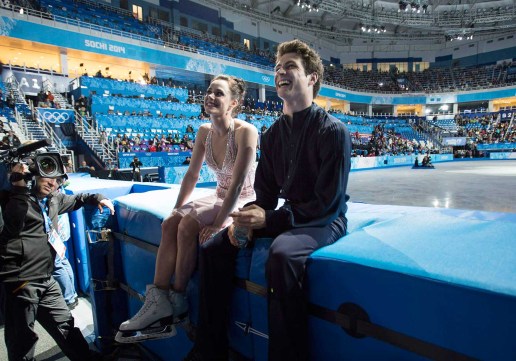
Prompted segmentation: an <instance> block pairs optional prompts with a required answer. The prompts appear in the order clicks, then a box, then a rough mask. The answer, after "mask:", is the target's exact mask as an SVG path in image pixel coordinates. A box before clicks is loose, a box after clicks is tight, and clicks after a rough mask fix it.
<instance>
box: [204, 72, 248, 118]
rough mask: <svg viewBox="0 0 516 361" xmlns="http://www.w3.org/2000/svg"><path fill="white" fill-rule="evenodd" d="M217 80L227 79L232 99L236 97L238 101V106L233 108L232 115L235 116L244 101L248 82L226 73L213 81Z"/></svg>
mask: <svg viewBox="0 0 516 361" xmlns="http://www.w3.org/2000/svg"><path fill="white" fill-rule="evenodd" d="M215 80H225V81H227V82H228V85H229V91H230V92H231V99H236V101H237V102H238V104H237V106H236V107H234V108H233V111H232V112H231V115H232V116H234V117H235V116H237V115H238V113H239V112H240V109H241V107H242V104H243V102H244V97H245V92H246V90H247V84H246V82H245V81H243V80H242V79H240V78H237V77H235V76H232V75H224V74H222V75H217V76H216V77H215V78H213V80H212V81H211V82H212V83H213V82H214V81H215Z"/></svg>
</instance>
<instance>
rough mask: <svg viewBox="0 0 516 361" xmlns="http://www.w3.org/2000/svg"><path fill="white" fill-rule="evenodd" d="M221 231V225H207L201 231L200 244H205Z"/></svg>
mask: <svg viewBox="0 0 516 361" xmlns="http://www.w3.org/2000/svg"><path fill="white" fill-rule="evenodd" d="M219 231H220V227H217V226H206V227H204V228H203V229H201V231H200V232H199V244H203V243H204V242H206V241H207V240H208V239H210V238H211V237H213V236H214V235H216V234H217V233H218V232H219Z"/></svg>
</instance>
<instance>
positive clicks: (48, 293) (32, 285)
mask: <svg viewBox="0 0 516 361" xmlns="http://www.w3.org/2000/svg"><path fill="white" fill-rule="evenodd" d="M3 286H4V292H5V344H6V346H7V354H8V355H9V361H22V360H23V361H25V360H32V359H33V358H34V350H35V347H36V342H37V341H38V335H37V334H36V333H35V332H34V323H35V322H36V320H37V321H38V322H39V323H40V324H41V325H42V326H43V328H44V329H45V330H46V331H47V332H48V333H49V334H50V336H52V338H53V339H54V340H55V341H56V343H57V345H58V346H59V347H60V348H61V350H62V351H63V353H64V354H65V355H66V356H67V357H68V358H69V359H70V360H71V361H76V360H78V361H82V360H90V350H89V347H88V343H87V342H86V340H85V339H84V337H83V336H82V334H81V331H80V330H79V329H78V328H76V327H74V319H73V317H72V314H71V313H70V310H69V309H68V306H67V305H66V303H65V300H64V298H63V295H62V294H61V289H60V288H59V285H58V284H57V282H56V281H55V280H54V278H53V277H49V278H47V279H40V280H35V281H30V282H27V283H25V282H5V283H4V284H3Z"/></svg>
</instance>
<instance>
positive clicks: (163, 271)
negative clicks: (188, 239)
mask: <svg viewBox="0 0 516 361" xmlns="http://www.w3.org/2000/svg"><path fill="white" fill-rule="evenodd" d="M182 219H183V217H182V216H181V215H179V214H175V215H170V216H168V217H167V218H166V219H165V220H164V221H163V223H162V225H161V241H160V243H159V248H158V255H157V257H156V268H155V271H154V284H155V285H156V287H158V288H160V289H163V290H168V289H169V287H170V278H171V277H172V275H173V274H174V270H175V268H176V259H177V258H178V257H177V256H178V247H177V232H178V227H179V223H180V222H181V220H182Z"/></svg>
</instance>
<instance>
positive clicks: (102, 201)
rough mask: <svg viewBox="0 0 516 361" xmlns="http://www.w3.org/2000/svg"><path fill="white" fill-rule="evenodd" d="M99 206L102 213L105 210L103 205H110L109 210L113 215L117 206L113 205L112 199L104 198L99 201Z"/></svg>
mask: <svg viewBox="0 0 516 361" xmlns="http://www.w3.org/2000/svg"><path fill="white" fill-rule="evenodd" d="M97 207H99V212H100V213H102V212H104V208H103V207H108V208H109V212H110V213H111V215H114V214H115V207H114V206H113V202H111V199H107V198H104V199H103V200H101V201H100V202H99V204H98V206H97Z"/></svg>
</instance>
